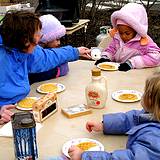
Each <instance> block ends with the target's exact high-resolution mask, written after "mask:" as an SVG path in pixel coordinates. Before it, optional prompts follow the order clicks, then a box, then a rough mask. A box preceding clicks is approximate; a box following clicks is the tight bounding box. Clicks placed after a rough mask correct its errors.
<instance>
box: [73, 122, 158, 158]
mask: <svg viewBox="0 0 160 160" xmlns="http://www.w3.org/2000/svg"><path fill="white" fill-rule="evenodd" d="M159 138H160V129H159V124H158V123H157V124H155V123H151V124H144V125H143V126H138V127H137V130H135V132H134V133H132V134H131V135H130V138H129V140H128V142H127V149H124V150H115V151H114V152H112V153H108V152H105V151H92V152H91V151H86V152H83V153H82V156H81V159H82V160H111V159H112V160H151V159H152V160H159V157H160V141H159ZM113 143H114V141H113ZM73 160H74V159H73Z"/></svg>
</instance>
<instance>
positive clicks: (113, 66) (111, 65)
mask: <svg viewBox="0 0 160 160" xmlns="http://www.w3.org/2000/svg"><path fill="white" fill-rule="evenodd" d="M118 67H119V63H115V62H103V63H99V64H98V65H97V68H99V69H101V70H104V71H117V70H118Z"/></svg>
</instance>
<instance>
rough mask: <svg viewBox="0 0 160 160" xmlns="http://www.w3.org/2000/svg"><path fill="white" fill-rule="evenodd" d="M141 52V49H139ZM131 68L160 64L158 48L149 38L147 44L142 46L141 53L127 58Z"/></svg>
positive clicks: (159, 50) (159, 49)
mask: <svg viewBox="0 0 160 160" xmlns="http://www.w3.org/2000/svg"><path fill="white" fill-rule="evenodd" d="M141 52H142V51H141ZM129 61H130V62H131V64H132V66H133V68H145V67H155V66H158V65H160V48H159V47H158V46H157V45H156V43H154V42H153V41H152V40H150V42H149V44H148V45H147V46H146V47H145V49H144V48H143V52H142V53H141V55H137V56H134V57H132V58H131V59H129Z"/></svg>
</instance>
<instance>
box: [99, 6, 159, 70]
mask: <svg viewBox="0 0 160 160" xmlns="http://www.w3.org/2000/svg"><path fill="white" fill-rule="evenodd" d="M117 20H122V21H124V22H125V23H127V24H128V25H129V26H130V27H131V28H133V29H134V30H135V31H136V32H137V35H136V36H135V37H134V38H133V39H131V40H130V41H128V42H126V43H124V42H123V41H122V39H121V38H120V36H119V34H118V32H117V33H116V34H115V35H114V37H113V39H112V41H111V43H110V44H109V46H108V47H107V48H106V49H105V50H104V52H103V53H102V57H108V58H109V59H110V60H111V61H114V62H119V63H124V62H126V61H129V62H130V63H131V65H132V68H145V67H154V66H158V65H160V48H159V47H158V46H157V45H156V43H154V42H153V40H152V39H151V38H150V37H149V36H148V35H147V30H148V18H147V13H146V10H145V8H144V7H143V6H142V5H140V4H137V3H128V4H126V5H125V6H124V7H122V8H121V9H120V10H119V11H115V12H114V13H113V14H112V15H111V22H112V25H113V27H115V28H116V25H117ZM142 37H143V38H145V37H147V39H148V43H146V44H143V45H142V44H141V42H140V41H141V38H142Z"/></svg>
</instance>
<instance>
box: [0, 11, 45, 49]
mask: <svg viewBox="0 0 160 160" xmlns="http://www.w3.org/2000/svg"><path fill="white" fill-rule="evenodd" d="M41 28H42V24H41V21H40V20H39V17H38V16H36V15H35V13H32V12H28V11H9V12H8V13H6V15H5V16H4V18H3V21H2V24H1V31H0V34H1V36H2V40H3V44H4V45H5V46H6V47H9V48H17V49H19V50H24V49H27V48H28V47H29V44H30V43H34V33H35V32H36V31H38V29H41Z"/></svg>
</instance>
